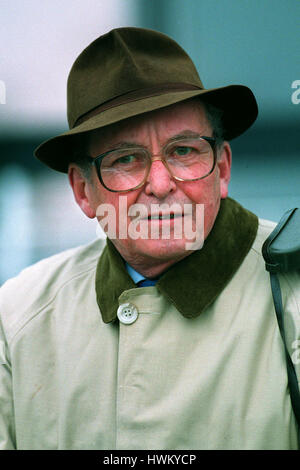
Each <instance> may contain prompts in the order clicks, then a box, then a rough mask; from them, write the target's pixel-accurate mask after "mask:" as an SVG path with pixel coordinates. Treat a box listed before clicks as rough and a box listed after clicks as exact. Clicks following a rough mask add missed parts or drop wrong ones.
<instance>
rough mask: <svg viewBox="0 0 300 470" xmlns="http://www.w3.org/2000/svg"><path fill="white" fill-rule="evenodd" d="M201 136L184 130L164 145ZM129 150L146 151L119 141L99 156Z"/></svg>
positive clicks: (133, 143) (141, 146) (141, 145)
mask: <svg viewBox="0 0 300 470" xmlns="http://www.w3.org/2000/svg"><path fill="white" fill-rule="evenodd" d="M201 136H202V134H199V133H198V132H195V131H192V130H190V129H185V130H183V131H181V132H180V133H179V134H176V135H173V136H172V137H170V138H169V139H168V140H167V141H166V143H165V144H164V146H165V145H167V144H169V143H171V142H174V141H176V140H179V139H186V138H187V137H191V138H193V139H194V138H197V137H201ZM125 148H126V149H128V148H129V149H130V148H143V149H147V147H146V146H145V145H143V144H140V143H138V142H130V141H128V142H127V141H121V142H117V143H116V144H114V145H113V146H111V147H110V148H109V149H108V150H106V151H104V152H101V154H103V153H108V152H112V151H114V150H122V149H125Z"/></svg>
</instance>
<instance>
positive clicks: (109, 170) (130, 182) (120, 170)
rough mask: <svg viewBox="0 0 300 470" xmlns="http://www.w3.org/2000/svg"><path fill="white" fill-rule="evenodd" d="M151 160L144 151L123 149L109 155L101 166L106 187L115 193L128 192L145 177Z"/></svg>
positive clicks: (104, 158)
mask: <svg viewBox="0 0 300 470" xmlns="http://www.w3.org/2000/svg"><path fill="white" fill-rule="evenodd" d="M148 165H149V158H148V156H147V153H146V152H144V151H143V149H122V150H114V151H112V152H109V153H107V154H106V155H105V156H104V157H103V159H102V161H101V165H100V172H101V178H102V181H103V183H104V185H105V186H106V187H107V188H108V189H112V190H113V191H128V190H130V189H133V188H136V187H137V186H139V185H140V184H141V183H142V182H143V180H144V177H145V174H146V171H147V168H148Z"/></svg>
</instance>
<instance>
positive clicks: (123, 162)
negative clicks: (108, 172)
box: [113, 155, 136, 165]
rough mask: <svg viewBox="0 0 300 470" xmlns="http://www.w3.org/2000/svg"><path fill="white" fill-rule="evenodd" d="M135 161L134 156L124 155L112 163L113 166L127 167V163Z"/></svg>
mask: <svg viewBox="0 0 300 470" xmlns="http://www.w3.org/2000/svg"><path fill="white" fill-rule="evenodd" d="M135 161H136V156H135V155H124V156H123V157H120V158H117V160H115V161H114V162H113V163H114V165H126V164H127V165H128V163H133V162H135Z"/></svg>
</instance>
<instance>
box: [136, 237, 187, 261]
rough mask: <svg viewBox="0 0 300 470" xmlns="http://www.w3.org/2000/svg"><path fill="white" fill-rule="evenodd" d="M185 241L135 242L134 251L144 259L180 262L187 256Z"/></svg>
mask: <svg viewBox="0 0 300 470" xmlns="http://www.w3.org/2000/svg"><path fill="white" fill-rule="evenodd" d="M187 243H188V242H187V241H186V240H136V241H135V245H134V251H135V253H136V254H139V255H140V256H144V257H151V258H154V259H161V260H165V261H168V260H180V259H182V258H184V257H185V256H187V255H189V254H190V253H191V251H189V250H187V248H186V246H187Z"/></svg>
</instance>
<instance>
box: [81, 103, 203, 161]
mask: <svg viewBox="0 0 300 470" xmlns="http://www.w3.org/2000/svg"><path fill="white" fill-rule="evenodd" d="M187 130H191V131H193V132H197V133H199V134H200V135H201V134H202V135H210V133H211V131H212V130H211V127H210V125H209V123H208V121H207V118H206V113H205V108H204V106H203V104H202V103H201V102H199V100H189V101H187V102H182V103H177V104H174V105H172V106H168V107H166V108H163V109H159V110H156V111H152V112H149V113H145V114H142V115H140V116H136V117H132V118H129V119H126V120H125V121H121V122H119V123H116V124H111V125H110V126H106V127H104V128H102V129H97V130H96V131H94V132H92V133H91V135H90V139H89V150H90V152H91V153H94V152H97V153H98V154H99V153H102V152H105V151H106V150H108V149H111V148H113V146H114V145H116V144H119V143H121V142H123V141H124V142H132V143H137V144H143V145H147V144H150V141H151V137H152V136H153V135H155V136H156V137H157V138H158V140H159V141H161V143H164V142H165V141H166V140H168V139H169V138H171V137H173V136H174V135H177V134H179V133H180V132H182V131H187Z"/></svg>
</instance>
